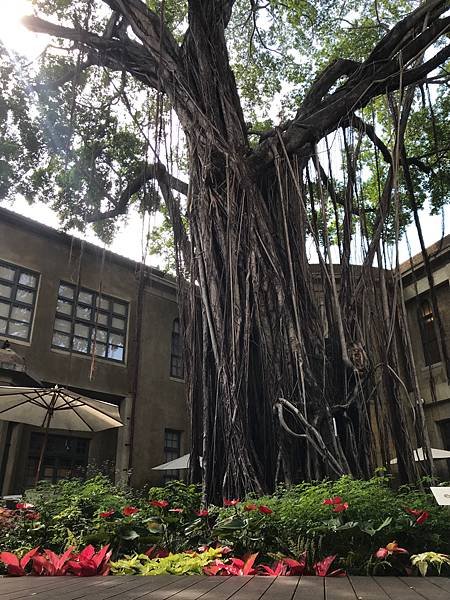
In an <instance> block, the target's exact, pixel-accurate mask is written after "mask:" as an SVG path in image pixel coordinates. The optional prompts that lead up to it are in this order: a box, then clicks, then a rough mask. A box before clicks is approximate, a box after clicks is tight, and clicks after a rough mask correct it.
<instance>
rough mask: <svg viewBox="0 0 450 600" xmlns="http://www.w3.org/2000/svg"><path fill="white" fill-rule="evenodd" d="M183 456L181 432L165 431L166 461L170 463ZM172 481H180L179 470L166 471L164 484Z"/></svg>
mask: <svg viewBox="0 0 450 600" xmlns="http://www.w3.org/2000/svg"><path fill="white" fill-rule="evenodd" d="M180 454H181V431H175V430H174V429H165V430H164V459H165V462H170V461H171V460H175V459H176V458H179V457H180ZM172 479H180V472H179V471H178V470H170V471H164V483H165V482H166V481H170V480H172Z"/></svg>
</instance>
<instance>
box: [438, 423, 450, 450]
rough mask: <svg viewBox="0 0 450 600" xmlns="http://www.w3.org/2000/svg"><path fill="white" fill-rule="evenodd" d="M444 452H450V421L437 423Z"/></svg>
mask: <svg viewBox="0 0 450 600" xmlns="http://www.w3.org/2000/svg"><path fill="white" fill-rule="evenodd" d="M439 426H440V429H441V436H442V444H443V446H444V450H450V419H447V420H445V421H441V422H440V423H439Z"/></svg>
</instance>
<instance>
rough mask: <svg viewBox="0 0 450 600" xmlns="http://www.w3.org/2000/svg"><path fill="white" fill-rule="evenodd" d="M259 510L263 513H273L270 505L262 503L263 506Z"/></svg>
mask: <svg viewBox="0 0 450 600" xmlns="http://www.w3.org/2000/svg"><path fill="white" fill-rule="evenodd" d="M258 510H259V512H260V513H262V514H263V515H271V514H272V513H273V510H272V509H270V508H269V507H268V506H264V504H261V506H260V507H259V508H258Z"/></svg>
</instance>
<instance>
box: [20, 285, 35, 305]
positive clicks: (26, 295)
mask: <svg viewBox="0 0 450 600" xmlns="http://www.w3.org/2000/svg"><path fill="white" fill-rule="evenodd" d="M33 299H34V292H31V291H30V290H24V289H22V288H17V291H16V300H18V301H19V302H24V303H25V304H33Z"/></svg>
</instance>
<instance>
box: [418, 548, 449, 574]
mask: <svg viewBox="0 0 450 600" xmlns="http://www.w3.org/2000/svg"><path fill="white" fill-rule="evenodd" d="M411 563H412V564H413V566H414V567H417V568H418V569H419V572H420V574H421V575H422V576H423V577H425V575H426V574H427V571H428V567H435V569H436V570H437V572H438V573H439V575H440V574H441V570H442V567H443V566H444V565H448V566H450V556H448V555H447V554H440V553H439V552H422V554H414V555H413V556H411Z"/></svg>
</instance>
